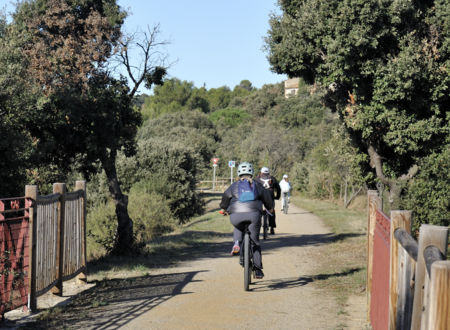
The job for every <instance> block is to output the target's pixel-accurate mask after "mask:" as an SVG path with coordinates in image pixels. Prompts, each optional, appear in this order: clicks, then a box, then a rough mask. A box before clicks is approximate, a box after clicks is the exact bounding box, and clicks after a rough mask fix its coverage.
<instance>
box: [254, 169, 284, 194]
mask: <svg viewBox="0 0 450 330" xmlns="http://www.w3.org/2000/svg"><path fill="white" fill-rule="evenodd" d="M255 180H256V181H257V182H259V183H261V185H262V186H263V187H265V188H266V189H267V190H268V191H269V192H270V196H272V199H277V200H278V199H280V196H281V189H280V184H279V183H278V181H277V179H275V177H273V176H271V175H268V174H260V175H258V176H257V177H256V179H255Z"/></svg>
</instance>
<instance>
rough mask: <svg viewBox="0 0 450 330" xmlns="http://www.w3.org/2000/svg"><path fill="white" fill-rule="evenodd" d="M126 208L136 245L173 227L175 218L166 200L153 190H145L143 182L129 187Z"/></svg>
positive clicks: (140, 244)
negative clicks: (131, 222)
mask: <svg viewBox="0 0 450 330" xmlns="http://www.w3.org/2000/svg"><path fill="white" fill-rule="evenodd" d="M128 209H129V213H130V217H131V219H133V232H134V238H135V242H136V244H137V245H138V246H143V245H144V244H145V243H147V242H148V241H150V240H152V239H153V238H155V237H158V236H161V235H162V234H164V233H168V232H171V231H172V230H173V229H174V227H175V224H176V222H175V218H174V216H173V214H172V212H171V211H170V207H169V204H168V202H167V200H166V199H165V198H164V197H163V196H162V195H159V194H157V193H155V192H153V191H146V185H145V183H138V184H136V185H134V186H133V187H132V188H131V191H130V195H129V205H128Z"/></svg>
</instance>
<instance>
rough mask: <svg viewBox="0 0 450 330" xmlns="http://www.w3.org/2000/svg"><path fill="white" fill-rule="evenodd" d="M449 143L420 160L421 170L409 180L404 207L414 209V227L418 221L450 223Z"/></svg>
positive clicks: (415, 227) (434, 223)
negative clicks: (439, 151)
mask: <svg viewBox="0 0 450 330" xmlns="http://www.w3.org/2000/svg"><path fill="white" fill-rule="evenodd" d="M449 164H450V146H449V145H447V146H446V147H444V148H443V152H442V153H434V154H432V155H430V156H429V157H427V158H425V159H424V160H423V161H422V162H421V166H420V172H419V173H418V175H417V177H415V178H414V179H413V180H411V182H410V184H409V186H408V189H407V193H406V196H405V198H404V208H405V209H409V210H412V211H413V214H414V225H413V229H414V230H417V229H418V228H419V227H420V225H421V224H423V223H429V224H433V225H438V226H449V225H450V220H449V219H450V189H449V187H450V168H449Z"/></svg>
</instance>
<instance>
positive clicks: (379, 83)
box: [266, 0, 450, 207]
mask: <svg viewBox="0 0 450 330" xmlns="http://www.w3.org/2000/svg"><path fill="white" fill-rule="evenodd" d="M279 4H280V7H281V10H282V15H280V16H272V18H271V20H270V25H271V29H270V31H269V35H268V36H267V38H266V46H267V50H268V53H269V56H268V58H269V61H270V63H271V67H272V70H273V71H275V72H277V73H286V74H288V75H289V76H290V77H303V78H304V79H305V80H306V81H307V82H310V83H313V82H315V83H317V84H318V85H319V86H322V87H326V88H327V95H326V97H325V101H326V102H327V105H329V106H330V107H331V108H332V109H334V110H337V111H338V112H339V114H340V116H341V118H342V120H343V121H344V123H345V125H346V129H347V130H348V132H349V133H350V134H351V136H352V138H353V140H354V142H355V143H356V144H357V146H358V147H359V148H360V150H361V151H363V152H365V153H367V154H368V155H369V156H370V163H371V166H372V167H373V168H374V169H375V172H376V175H377V177H378V180H380V181H381V182H383V183H384V184H386V185H387V186H388V187H389V190H390V202H391V205H392V207H398V206H399V203H400V195H401V192H402V190H403V189H404V187H405V185H406V184H407V182H408V181H409V180H410V179H411V178H413V177H414V176H415V175H416V174H417V172H418V163H419V161H420V159H421V158H423V157H426V156H427V155H429V154H430V153H432V152H433V151H435V150H437V149H438V148H439V146H440V145H442V143H443V141H445V139H446V137H447V136H448V134H449V133H448V132H449V124H448V123H449V121H448V112H449V109H448V104H449V101H450V99H449V93H448V90H449V83H450V76H449V75H448V67H449V49H450V38H449V19H450V15H448V10H449V6H448V3H447V2H446V1H445V0H435V1H413V2H403V1H401V2H392V1H389V0H382V1H378V0H370V1H366V0H348V1H339V0H332V1H320V0H305V1H289V0H280V1H279Z"/></svg>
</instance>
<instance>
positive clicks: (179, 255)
mask: <svg viewBox="0 0 450 330" xmlns="http://www.w3.org/2000/svg"><path fill="white" fill-rule="evenodd" d="M220 197H221V196H220V193H217V194H208V193H205V194H204V195H203V198H204V200H205V203H206V211H207V213H205V214H204V215H202V216H199V217H195V218H193V219H192V220H191V221H190V222H189V223H187V224H185V225H180V226H179V227H178V228H177V229H176V230H175V231H174V232H172V233H170V234H166V235H163V236H162V237H159V238H157V239H154V240H153V241H151V242H148V244H147V245H146V246H145V248H144V251H143V253H142V254H141V255H135V256H133V257H132V258H130V257H127V256H124V257H120V256H105V257H102V258H99V259H96V260H91V261H90V262H89V264H88V270H89V274H88V275H89V279H90V280H93V281H101V280H104V279H113V278H123V277H132V276H139V275H145V274H149V273H150V272H151V270H152V269H155V268H165V267H173V266H175V265H176V264H177V263H178V262H180V261H183V260H187V259H190V258H198V257H201V255H200V254H202V253H204V252H202V251H204V250H205V248H203V249H199V247H205V246H206V247H207V249H208V250H210V253H214V251H215V250H214V248H215V247H216V244H215V242H217V241H220V240H224V239H225V240H230V237H231V236H230V233H231V232H232V231H233V227H232V225H231V224H230V221H229V218H228V217H224V216H223V215H221V214H219V213H218V210H219V202H220Z"/></svg>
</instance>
